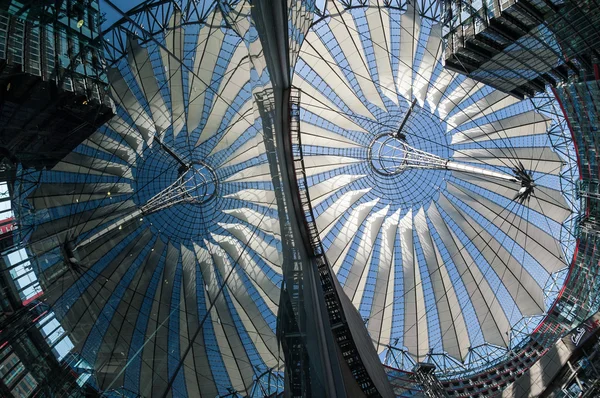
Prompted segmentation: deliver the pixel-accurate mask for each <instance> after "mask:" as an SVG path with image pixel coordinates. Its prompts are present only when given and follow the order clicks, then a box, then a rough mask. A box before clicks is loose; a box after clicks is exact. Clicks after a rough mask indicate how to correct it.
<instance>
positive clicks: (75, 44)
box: [0, 0, 113, 170]
mask: <svg viewBox="0 0 600 398" xmlns="http://www.w3.org/2000/svg"><path fill="white" fill-rule="evenodd" d="M99 26H100V20H99V9H98V2H97V1H92V2H88V1H79V0H72V1H71V0H69V1H59V2H53V3H51V4H50V3H47V2H19V1H12V0H3V1H2V2H0V88H1V90H2V92H3V95H2V97H1V99H0V101H1V102H2V103H1V107H2V108H1V109H2V112H1V114H0V120H1V126H2V127H0V151H1V152H2V158H3V160H2V163H3V164H4V166H3V167H4V169H6V170H10V169H12V168H14V167H15V165H16V164H22V165H23V166H25V167H36V168H43V167H51V166H52V165H54V164H56V162H57V161H58V160H60V159H61V158H63V157H64V156H65V155H66V154H67V153H69V151H70V150H72V149H73V148H74V147H76V146H77V145H78V144H79V143H81V142H82V141H83V140H84V139H85V138H87V137H88V136H89V135H90V134H91V133H92V132H93V131H95V129H96V128H97V127H99V126H100V125H102V123H104V122H105V121H107V120H108V119H110V117H111V116H112V114H113V109H112V105H111V104H112V103H111V100H110V99H109V98H108V96H107V92H106V90H107V78H106V73H105V70H104V69H105V65H104V61H103V54H102V48H101V45H100V42H99V40H98V37H99V36H98V35H99Z"/></svg>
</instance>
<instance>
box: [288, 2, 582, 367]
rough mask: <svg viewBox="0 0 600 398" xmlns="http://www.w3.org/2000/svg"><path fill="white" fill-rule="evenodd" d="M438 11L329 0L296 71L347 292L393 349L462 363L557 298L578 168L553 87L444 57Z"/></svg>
mask: <svg viewBox="0 0 600 398" xmlns="http://www.w3.org/2000/svg"><path fill="white" fill-rule="evenodd" d="M435 11H436V9H435V4H434V2H426V1H425V2H410V3H409V4H408V5H406V6H405V7H404V8H396V9H395V8H392V7H383V6H378V5H377V2H371V3H370V4H369V5H365V6H361V5H358V4H353V6H352V7H350V6H348V5H345V3H344V2H336V1H330V2H328V3H327V9H326V10H325V12H324V14H323V15H324V16H323V18H321V19H319V20H318V21H317V22H315V23H314V25H313V26H312V28H311V30H310V32H309V33H308V34H307V35H306V39H305V42H304V44H303V46H302V48H301V49H300V56H299V60H298V62H297V64H296V68H295V74H294V79H293V85H294V86H295V87H297V88H298V89H299V91H300V92H301V99H300V106H301V124H300V130H301V142H302V153H303V155H304V164H305V171H306V174H307V181H308V185H309V192H310V197H311V201H312V208H313V211H314V213H315V214H314V216H315V219H316V224H317V227H318V229H319V234H320V238H321V240H322V242H323V245H324V248H325V250H326V253H327V256H328V258H329V261H330V263H331V265H332V267H333V270H334V271H335V273H336V274H337V277H338V279H339V281H340V283H341V284H342V286H343V289H344V291H345V292H346V294H347V295H348V297H349V298H350V299H351V300H352V302H353V303H354V305H355V307H356V308H357V309H358V310H359V312H360V314H361V316H362V317H363V319H364V320H365V324H366V325H367V327H368V330H369V333H370V335H371V338H372V339H373V341H374V343H375V344H376V346H377V349H378V352H379V353H380V356H381V357H382V358H383V360H384V361H385V362H386V363H388V364H389V365H391V366H396V367H398V366H399V367H403V368H405V369H407V370H410V369H412V367H413V365H414V362H419V361H434V362H436V363H437V365H438V367H439V368H441V369H443V370H446V371H450V370H455V369H459V368H461V369H464V367H465V366H466V367H467V368H470V367H472V366H475V365H476V364H477V360H478V358H480V357H481V356H482V355H484V356H486V360H490V359H491V358H494V357H498V356H499V355H501V354H502V353H503V352H505V349H506V348H507V347H512V346H513V345H514V344H516V343H517V342H518V341H521V340H522V338H523V335H526V334H527V331H531V330H532V329H533V328H534V327H535V326H536V325H537V323H539V321H540V319H541V318H540V316H541V315H543V314H544V313H545V311H546V310H547V308H548V307H549V306H550V305H551V303H552V302H553V298H554V297H555V293H556V292H555V291H554V296H553V293H552V292H551V291H550V290H551V289H555V288H556V287H555V285H556V284H558V285H559V286H560V285H562V279H561V278H562V277H564V273H563V272H561V271H562V270H564V269H565V268H566V267H567V266H568V264H569V263H570V261H571V258H572V255H573V249H574V247H573V245H574V242H573V240H572V239H565V236H568V235H570V229H571V228H572V224H571V220H572V219H571V215H572V212H573V211H576V209H575V208H574V207H573V205H572V203H573V181H574V179H575V178H576V176H574V175H573V169H572V168H570V167H572V166H573V164H572V159H569V158H568V156H565V155H564V153H566V152H565V151H563V150H562V149H561V148H570V145H571V143H570V138H569V137H565V136H564V135H563V128H564V123H563V121H562V119H561V118H560V116H557V115H558V114H559V112H556V110H555V109H554V102H553V100H550V99H549V96H539V97H536V98H531V99H526V100H519V99H517V98H514V97H512V96H509V95H507V94H504V93H502V92H499V91H497V90H495V89H493V88H491V87H488V86H486V85H483V84H481V83H477V82H475V81H473V80H471V79H468V78H465V77H464V76H461V75H458V74H455V73H452V72H449V71H447V70H445V69H444V68H443V63H444V59H443V43H442V40H441V36H442V27H441V23H440V17H439V15H435ZM397 54H398V55H397ZM565 132H566V131H565ZM572 153H573V152H572V150H571V153H570V154H571V155H572ZM568 166H570V167H568ZM523 170H526V172H525V173H524V174H523ZM524 179H526V180H528V181H529V182H528V183H527V184H529V186H528V187H525V185H526V183H525V182H524ZM529 189H531V190H533V192H534V193H533V195H531V196H528V197H524V196H523V194H524V193H525V191H526V190H529ZM521 190H523V192H522V193H521V194H519V192H520V191H521ZM473 350H475V352H477V351H478V354H477V355H474V354H473V353H472V351H473ZM483 353H485V354H483Z"/></svg>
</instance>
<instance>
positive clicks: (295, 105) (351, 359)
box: [289, 88, 378, 396]
mask: <svg viewBox="0 0 600 398" xmlns="http://www.w3.org/2000/svg"><path fill="white" fill-rule="evenodd" d="M289 108H290V120H289V123H290V125H289V128H290V140H291V147H292V156H293V164H294V171H295V177H296V183H297V186H298V199H299V202H300V205H301V208H302V213H303V216H304V217H303V218H304V220H302V221H303V223H304V227H305V231H306V232H307V234H308V236H307V237H308V240H309V242H307V244H308V245H309V247H308V248H307V249H310V250H309V255H311V256H312V257H313V259H314V260H315V261H316V264H317V268H318V271H319V278H320V282H321V288H322V289H323V295H324V299H325V305H326V307H327V312H328V316H329V322H330V323H331V329H332V332H333V335H334V336H335V339H336V342H337V344H338V346H339V348H340V351H341V353H342V357H343V358H344V360H345V361H346V363H347V365H348V367H349V368H350V370H351V371H352V374H353V376H354V379H355V380H356V382H357V383H358V385H359V386H360V388H361V389H362V391H363V392H364V393H365V394H366V395H367V396H371V395H377V394H378V391H377V388H376V387H375V384H374V383H373V381H372V380H371V377H370V376H369V374H368V372H367V369H366V367H365V365H364V363H363V362H362V359H361V357H360V355H359V353H358V349H357V347H356V344H355V342H354V339H353V336H352V334H351V332H350V327H349V325H348V322H347V321H346V318H345V316H344V311H343V308H342V303H341V301H340V298H339V296H338V293H337V291H336V288H335V282H334V280H333V278H335V277H336V276H335V275H334V274H333V272H332V271H331V267H330V266H329V263H328V261H327V258H326V257H325V252H324V250H323V246H322V244H321V238H320V237H319V230H318V228H317V225H316V222H315V218H314V214H313V209H312V205H311V201H310V194H309V190H308V181H307V178H306V172H305V166H304V157H303V154H302V141H301V138H300V91H299V90H298V89H296V88H292V90H291V93H290V99H289ZM299 221H301V220H299Z"/></svg>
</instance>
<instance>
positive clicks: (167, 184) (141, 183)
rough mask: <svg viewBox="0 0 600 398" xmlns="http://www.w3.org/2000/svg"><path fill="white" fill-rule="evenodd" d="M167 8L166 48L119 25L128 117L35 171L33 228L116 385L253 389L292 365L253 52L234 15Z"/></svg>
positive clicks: (50, 281) (78, 326) (83, 336)
mask: <svg viewBox="0 0 600 398" xmlns="http://www.w3.org/2000/svg"><path fill="white" fill-rule="evenodd" d="M171 6H172V5H171ZM164 12H165V13H170V15H171V16H170V19H169V24H168V27H167V29H164V30H163V31H160V32H158V33H154V34H153V37H152V39H151V40H144V39H142V38H141V37H135V36H133V35H131V34H128V35H126V34H125V33H124V31H123V32H118V28H115V30H117V33H118V34H119V35H120V36H119V37H120V39H122V40H123V45H122V48H121V49H122V50H124V54H123V56H121V57H119V58H117V59H116V61H115V62H114V63H113V64H112V65H109V69H108V74H109V80H110V88H111V94H112V98H113V99H114V101H115V105H116V116H115V117H114V118H113V119H112V120H111V121H110V122H108V123H107V124H106V125H105V126H103V127H102V128H101V129H99V130H98V131H96V132H95V133H94V134H93V135H92V136H90V137H89V139H87V140H86V141H84V142H83V143H82V144H81V145H79V146H78V147H77V148H76V149H75V150H74V151H73V152H72V153H71V154H69V155H68V156H67V157H65V158H64V159H63V160H62V161H61V162H60V163H58V164H57V165H56V167H54V168H52V169H51V170H44V171H41V172H38V171H35V170H20V172H19V184H18V188H17V192H18V197H17V201H18V202H19V209H18V218H19V220H20V226H21V229H20V231H21V233H22V234H23V238H24V239H27V240H28V242H29V248H30V250H31V251H32V252H33V253H34V254H35V255H36V256H37V259H38V263H39V267H40V269H39V275H38V277H39V278H40V280H41V281H42V286H43V288H44V290H45V300H46V302H47V303H48V304H50V305H51V306H52V307H53V308H54V311H55V313H56V315H57V317H58V318H59V319H60V321H61V323H62V325H63V326H64V327H65V329H67V331H68V332H69V333H70V335H71V339H72V340H73V341H74V343H75V348H74V350H76V351H79V352H81V354H82V355H83V357H84V358H85V359H86V360H87V361H88V362H89V363H90V364H92V365H93V366H94V367H95V369H96V371H97V377H96V383H97V384H98V386H99V387H100V388H102V389H113V388H120V387H121V386H124V388H125V389H126V390H129V391H139V392H140V393H141V394H142V395H149V394H150V392H151V391H152V392H155V393H158V392H160V394H162V391H167V389H168V385H169V384H172V388H173V390H174V391H186V388H187V391H188V393H189V394H190V396H200V393H199V391H198V388H199V387H200V386H201V387H202V394H203V396H204V395H207V396H215V395H220V394H227V393H228V391H230V389H234V390H236V391H240V392H245V393H249V392H250V389H251V386H252V384H253V382H254V380H255V379H258V378H259V377H260V376H261V374H263V373H265V372H267V371H269V372H275V373H277V372H279V371H280V370H282V368H281V366H282V363H281V361H280V359H279V347H278V343H277V339H276V337H275V329H276V315H277V306H278V303H279V291H280V285H281V279H282V278H281V264H280V256H279V251H280V245H281V243H280V236H279V222H278V220H277V217H278V216H277V212H276V206H275V204H274V195H273V185H272V183H271V177H270V173H269V168H268V164H267V163H266V155H265V148H264V144H263V137H262V135H261V126H260V121H259V120H257V119H256V118H255V114H254V112H253V108H252V96H251V92H250V84H249V80H250V69H249V61H248V57H247V53H248V52H247V49H246V47H245V45H244V43H243V41H242V39H241V38H240V37H239V36H238V35H237V34H236V33H235V32H234V31H233V30H231V29H229V28H227V27H226V25H225V23H224V22H223V20H222V13H221V11H220V10H219V9H218V8H217V9H215V8H212V9H209V10H206V11H205V15H203V22H201V23H197V24H193V25H191V26H188V27H186V28H184V27H182V26H181V23H180V22H181V21H180V18H181V12H180V11H179V10H178V9H173V8H172V7H170V8H166V7H165V9H164ZM184 38H185V42H184ZM187 41H193V42H194V44H193V46H192V48H193V49H194V50H193V51H191V50H189V49H188V46H187ZM181 60H183V61H184V63H183V64H182V63H181ZM249 167H256V168H258V169H259V170H260V172H253V173H248V172H247V170H248V168H249ZM65 251H67V252H68V256H67V257H70V258H71V259H73V260H74V261H73V262H72V263H71V264H69V267H68V268H66V269H65V266H64V264H63V261H62V260H63V259H64V257H65V256H64V253H65ZM223 284H225V285H226V288H225V289H224V291H223V292H222V294H220V293H219V290H220V289H221V286H222V285H223ZM198 325H200V326H198ZM190 341H193V344H190ZM183 357H185V358H186V359H185V361H184V363H183V365H182V366H179V367H178V366H177V364H178V362H179V359H180V358H183ZM186 386H187V387H186ZM150 389H151V390H150Z"/></svg>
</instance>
